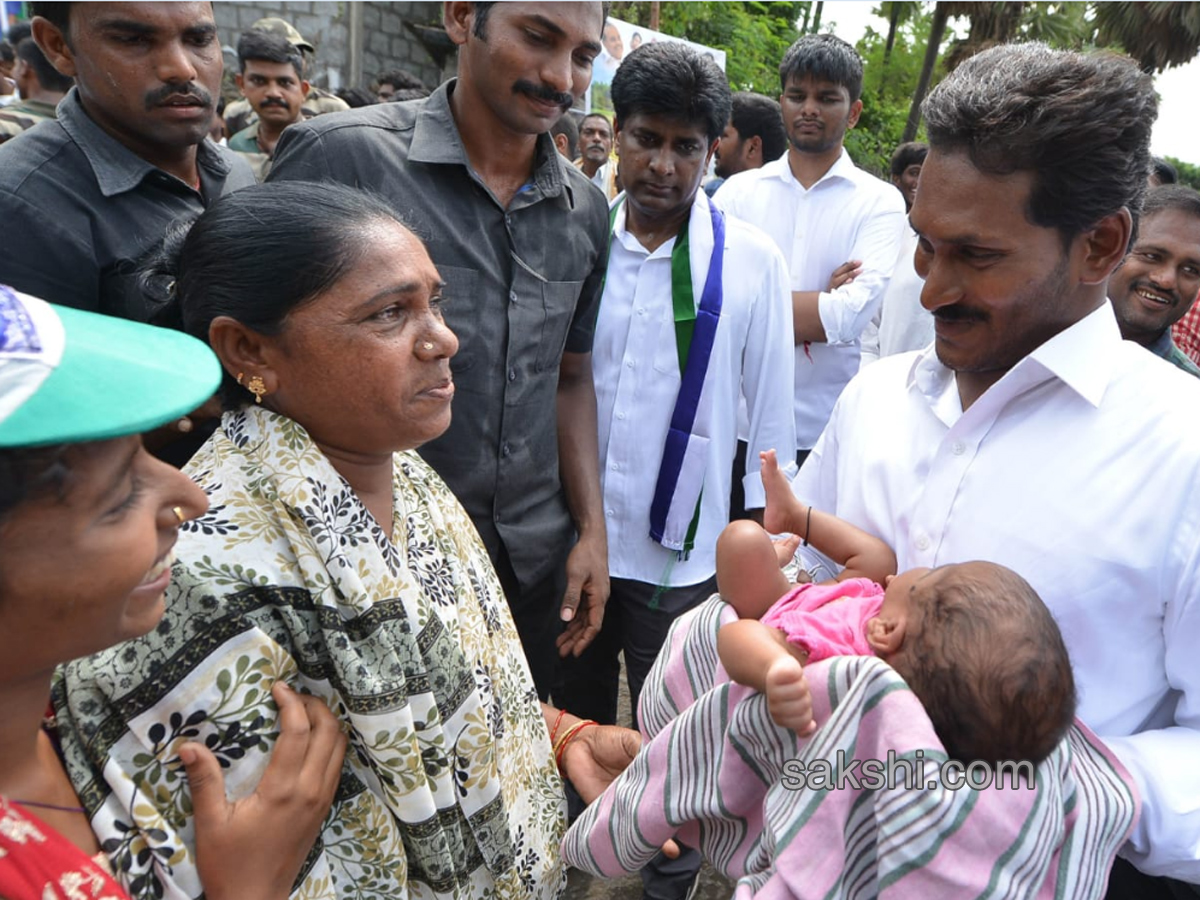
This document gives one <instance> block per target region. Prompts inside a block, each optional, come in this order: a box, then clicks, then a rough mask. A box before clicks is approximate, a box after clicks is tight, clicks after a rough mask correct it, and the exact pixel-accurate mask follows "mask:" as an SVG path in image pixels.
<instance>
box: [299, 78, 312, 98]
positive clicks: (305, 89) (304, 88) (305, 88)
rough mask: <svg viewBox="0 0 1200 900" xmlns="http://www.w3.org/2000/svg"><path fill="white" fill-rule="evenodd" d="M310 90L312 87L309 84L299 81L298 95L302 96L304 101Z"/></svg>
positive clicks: (302, 80)
mask: <svg viewBox="0 0 1200 900" xmlns="http://www.w3.org/2000/svg"><path fill="white" fill-rule="evenodd" d="M310 90H312V85H311V84H310V83H309V82H307V81H305V80H304V79H301V80H300V93H301V94H303V95H304V97H305V99H308V92H309V91H310Z"/></svg>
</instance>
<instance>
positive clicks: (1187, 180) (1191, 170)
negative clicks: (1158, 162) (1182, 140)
mask: <svg viewBox="0 0 1200 900" xmlns="http://www.w3.org/2000/svg"><path fill="white" fill-rule="evenodd" d="M1164 159H1166V161H1167V162H1169V163H1170V164H1171V165H1173V166H1174V167H1175V171H1176V172H1178V173H1179V183H1180V184H1186V185H1187V186H1188V187H1191V188H1195V189H1196V190H1198V191H1200V166H1196V165H1193V164H1192V163H1188V162H1184V161H1183V160H1182V159H1176V158H1175V157H1173V156H1167V157H1164Z"/></svg>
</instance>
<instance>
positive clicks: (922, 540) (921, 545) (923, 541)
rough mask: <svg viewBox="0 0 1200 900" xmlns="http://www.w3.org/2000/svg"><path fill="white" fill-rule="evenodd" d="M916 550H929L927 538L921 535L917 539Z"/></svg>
mask: <svg viewBox="0 0 1200 900" xmlns="http://www.w3.org/2000/svg"><path fill="white" fill-rule="evenodd" d="M917 549H918V550H928V549H929V538H927V537H925V535H921V536H920V537H919V538H917Z"/></svg>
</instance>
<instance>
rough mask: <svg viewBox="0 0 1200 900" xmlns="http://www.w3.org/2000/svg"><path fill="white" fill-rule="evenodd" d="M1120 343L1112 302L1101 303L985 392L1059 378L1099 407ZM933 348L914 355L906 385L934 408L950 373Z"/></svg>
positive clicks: (949, 383)
mask: <svg viewBox="0 0 1200 900" xmlns="http://www.w3.org/2000/svg"><path fill="white" fill-rule="evenodd" d="M1120 343H1121V331H1120V329H1119V328H1118V327H1117V319H1116V316H1115V315H1114V314H1113V310H1112V305H1111V304H1109V303H1104V304H1101V306H1100V307H1099V308H1098V309H1096V310H1095V311H1094V312H1091V313H1089V314H1088V315H1086V316H1084V317H1083V318H1082V319H1080V320H1079V321H1078V322H1076V323H1075V324H1074V325H1072V326H1071V327H1069V328H1066V329H1064V330H1063V331H1060V332H1059V333H1058V334H1056V335H1055V336H1054V337H1052V338H1050V340H1048V341H1046V342H1045V343H1044V344H1042V345H1041V346H1040V347H1038V348H1037V349H1035V350H1034V351H1033V352H1032V353H1030V354H1029V355H1028V356H1026V357H1025V358H1024V359H1022V360H1021V361H1020V362H1018V363H1017V364H1016V365H1015V366H1013V367H1012V368H1011V369H1010V370H1009V371H1008V372H1006V373H1005V374H1004V377H1003V378H1001V379H1000V380H999V381H998V382H996V384H994V385H992V387H991V388H989V389H988V391H989V392H990V391H993V390H997V389H1000V390H1004V388H1003V387H1002V385H1006V384H1014V385H1022V386H1024V387H1031V386H1032V385H1033V384H1035V383H1037V382H1039V381H1046V380H1049V379H1050V378H1057V379H1058V380H1059V381H1061V382H1062V383H1063V384H1065V385H1066V386H1067V387H1068V388H1070V389H1071V390H1073V391H1074V392H1075V393H1076V394H1078V395H1079V396H1080V397H1081V398H1083V399H1084V400H1085V401H1087V402H1088V403H1090V404H1091V405H1092V406H1099V405H1100V401H1101V400H1102V399H1103V397H1104V392H1105V390H1107V388H1108V384H1109V381H1110V379H1111V377H1112V372H1111V371H1110V363H1111V361H1112V358H1113V354H1114V353H1115V351H1116V349H1117V347H1118V346H1119V345H1120ZM935 347H936V341H935V343H934V344H932V345H930V346H929V347H927V348H925V349H924V350H922V351H921V352H920V353H918V354H917V355H916V357H915V358H914V359H913V363H912V365H911V366H910V367H909V369H908V376H907V385H908V387H909V388H910V389H916V390H918V391H920V392H921V393H922V394H924V395H925V396H926V398H927V399H928V400H929V402H930V405H931V406H937V405H938V403H939V402H940V400H939V398H941V397H942V395H943V394H944V393H945V392H946V391H947V390H948V389H949V388H950V387H952V386H953V384H954V373H953V372H951V371H950V370H949V369H947V368H946V367H945V366H943V365H942V364H941V362H939V361H938V358H937V352H936V350H935ZM956 393H957V392H956Z"/></svg>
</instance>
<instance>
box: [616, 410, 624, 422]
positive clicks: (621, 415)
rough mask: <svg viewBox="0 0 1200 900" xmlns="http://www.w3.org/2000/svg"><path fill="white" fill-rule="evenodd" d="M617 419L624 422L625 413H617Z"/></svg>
mask: <svg viewBox="0 0 1200 900" xmlns="http://www.w3.org/2000/svg"><path fill="white" fill-rule="evenodd" d="M617 418H618V419H621V420H622V421H624V420H625V413H623V412H619V413H617Z"/></svg>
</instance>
